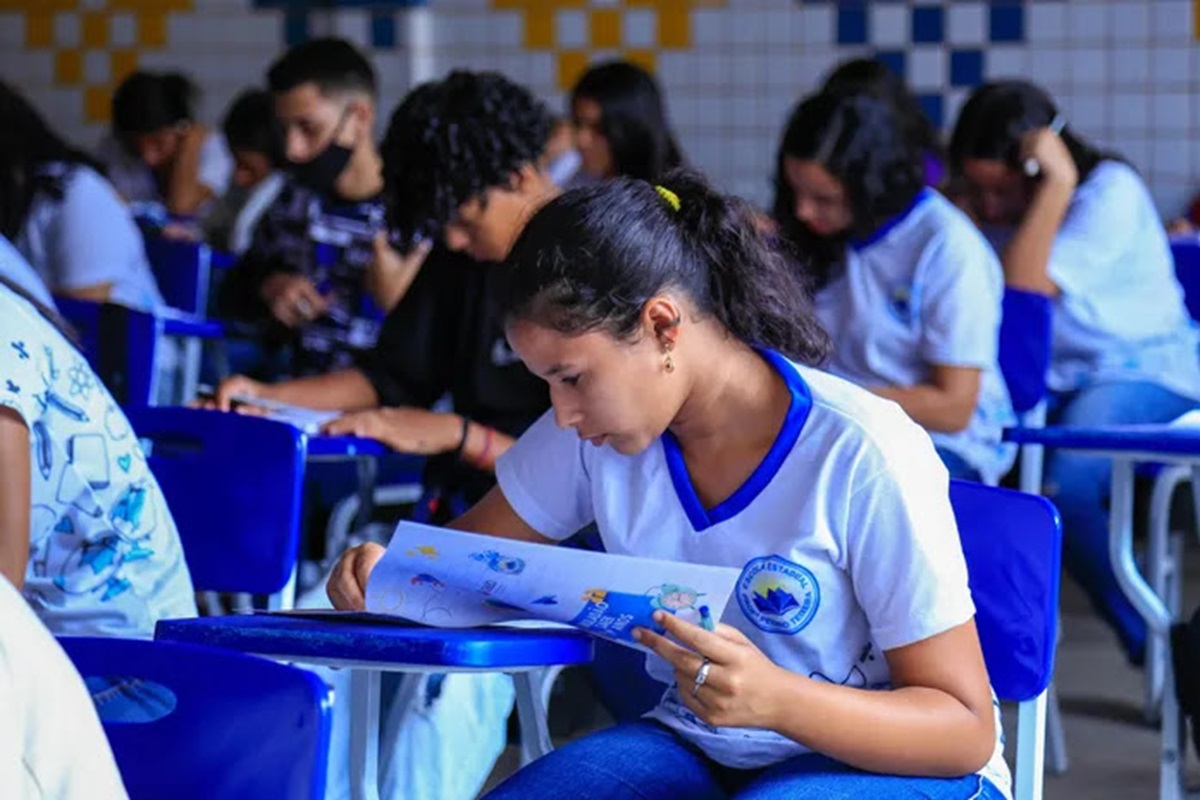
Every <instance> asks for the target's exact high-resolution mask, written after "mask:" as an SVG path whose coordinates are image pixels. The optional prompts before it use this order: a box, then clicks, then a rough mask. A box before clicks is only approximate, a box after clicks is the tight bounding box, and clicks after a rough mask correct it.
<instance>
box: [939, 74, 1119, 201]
mask: <svg viewBox="0 0 1200 800" xmlns="http://www.w3.org/2000/svg"><path fill="white" fill-rule="evenodd" d="M1058 114H1059V109H1058V106H1057V105H1055V103H1054V100H1053V99H1052V98H1051V97H1050V95H1049V93H1047V92H1046V90H1044V89H1042V88H1041V87H1039V86H1036V85H1034V84H1032V83H1029V82H1028V81H1020V80H1007V81H997V82H995V83H986V84H984V85H983V86H980V87H979V88H978V89H976V90H975V91H974V92H973V93H972V94H971V96H970V97H969V98H968V99H967V102H966V103H964V104H963V107H962V110H961V111H960V112H959V113H958V121H957V122H956V123H955V124H954V133H953V135H952V136H951V137H950V166H951V169H952V170H953V171H954V172H955V173H956V174H961V172H962V163H963V161H965V160H966V159H981V160H991V161H1003V162H1004V163H1006V164H1008V165H1009V166H1011V167H1012V168H1013V169H1019V168H1020V166H1021V159H1020V149H1021V137H1022V136H1024V135H1025V134H1026V133H1028V132H1029V131H1032V130H1036V129H1038V128H1045V127H1047V126H1049V125H1050V123H1051V122H1053V121H1054V118H1055V117H1056V116H1058ZM1059 135H1060V136H1061V137H1062V140H1063V144H1065V145H1066V146H1067V150H1068V151H1069V152H1070V153H1071V160H1072V161H1074V162H1075V169H1076V170H1077V171H1078V172H1079V182H1080V183H1083V182H1084V181H1085V180H1087V177H1088V175H1090V174H1091V172H1092V170H1094V169H1095V168H1096V167H1097V166H1098V165H1099V164H1100V162H1101V161H1123V160H1124V159H1122V158H1121V157H1120V156H1119V155H1117V154H1116V153H1113V152H1110V151H1105V150H1101V149H1100V148H1098V147H1096V146H1095V145H1093V144H1092V143H1090V142H1088V141H1087V140H1086V139H1084V138H1083V137H1082V136H1080V135H1079V134H1078V133H1076V132H1075V130H1074V129H1073V128H1072V127H1071V126H1070V124H1068V125H1066V127H1064V128H1063V129H1062V131H1061V132H1060V133H1059Z"/></svg>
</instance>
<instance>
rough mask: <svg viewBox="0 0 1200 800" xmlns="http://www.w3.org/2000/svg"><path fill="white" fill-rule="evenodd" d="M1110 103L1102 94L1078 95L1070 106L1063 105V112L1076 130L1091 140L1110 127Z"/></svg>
mask: <svg viewBox="0 0 1200 800" xmlns="http://www.w3.org/2000/svg"><path fill="white" fill-rule="evenodd" d="M1108 101H1109V98H1108V96H1107V95H1105V94H1103V93H1100V92H1091V93H1088V94H1076V95H1074V97H1073V98H1072V100H1071V102H1070V104H1069V105H1068V104H1066V103H1063V111H1064V112H1065V113H1066V115H1067V119H1069V120H1071V124H1072V125H1073V126H1074V127H1075V128H1076V129H1078V130H1080V131H1082V132H1084V134H1085V135H1086V136H1088V137H1089V138H1091V137H1095V136H1096V135H1097V133H1096V132H1097V131H1099V130H1100V129H1101V128H1107V127H1108V120H1109V113H1108V105H1109V102H1108Z"/></svg>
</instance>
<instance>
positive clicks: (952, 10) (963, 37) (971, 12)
mask: <svg viewBox="0 0 1200 800" xmlns="http://www.w3.org/2000/svg"><path fill="white" fill-rule="evenodd" d="M945 7H946V31H945V33H946V42H947V44H951V45H954V46H955V47H969V46H970V45H975V44H983V43H984V42H986V41H987V40H988V5H987V3H976V2H966V3H963V2H955V3H945Z"/></svg>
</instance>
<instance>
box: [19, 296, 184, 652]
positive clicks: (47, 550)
mask: <svg viewBox="0 0 1200 800" xmlns="http://www.w3.org/2000/svg"><path fill="white" fill-rule="evenodd" d="M0 348H3V349H2V350H0V463H2V464H3V465H4V468H3V470H0V573H3V575H4V576H5V577H6V578H8V580H9V581H10V582H11V583H12V584H13V585H14V586H16V587H17V588H18V589H21V590H22V592H23V593H24V595H25V599H26V600H27V601H28V602H29V605H30V606H32V608H33V610H34V612H35V613H36V614H37V615H38V616H39V617H40V618H41V620H42V622H44V623H45V625H46V627H48V628H49V629H50V630H51V631H52V632H53V633H55V634H58V635H83V636H131V637H145V638H150V637H151V636H153V635H154V624H155V622H157V621H158V620H160V619H167V618H175V617H189V616H195V615H196V604H195V599H194V596H193V593H192V582H191V579H190V578H189V576H188V572H187V566H186V565H185V564H184V560H183V551H182V549H181V546H180V543H179V534H178V532H177V531H176V529H175V521H174V520H173V519H172V518H171V512H170V510H169V509H168V508H167V504H166V501H165V500H164V499H163V495H162V491H161V490H160V489H159V487H158V483H157V482H156V481H155V480H154V476H153V475H152V474H151V473H150V470H149V468H148V467H147V466H146V456H145V454H144V453H143V452H142V449H141V446H140V445H139V444H138V440H137V437H136V435H135V434H134V432H133V430H132V429H131V428H130V426H129V421H128V420H127V419H126V418H125V415H124V414H122V413H121V409H120V408H118V407H117V404H116V402H115V401H114V400H113V399H112V396H111V395H110V394H109V393H108V390H107V389H105V388H104V385H103V384H102V383H101V382H100V379H99V378H97V377H96V375H95V373H94V372H92V370H91V367H89V366H88V364H87V361H85V360H84V357H83V356H82V355H81V354H80V352H79V351H78V350H76V349H75V347H74V346H73V345H72V344H71V342H70V341H69V340H68V339H67V338H66V336H64V335H63V333H62V330H61V328H60V327H59V322H58V321H57V319H56V316H55V315H54V313H53V312H51V311H49V310H48V309H45V308H42V307H39V306H38V305H37V304H35V303H34V302H33V301H31V300H30V299H29V298H28V297H26V296H25V295H24V293H22V292H21V291H20V290H18V289H15V288H14V287H13V286H12V285H11V284H9V283H8V282H7V281H4V280H3V279H0Z"/></svg>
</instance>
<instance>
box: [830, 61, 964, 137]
mask: <svg viewBox="0 0 1200 800" xmlns="http://www.w3.org/2000/svg"><path fill="white" fill-rule="evenodd" d="M821 91H822V92H827V93H829V94H836V95H851V94H866V95H870V96H871V97H875V98H878V99H880V100H884V101H886V102H888V103H891V105H892V108H893V109H894V110H895V112H896V116H897V118H898V119H899V121H900V127H901V129H902V130H903V131H904V135H905V136H907V137H909V139H910V140H911V141H912V142H913V143H914V144H916V145H917V146H918V147H919V148H921V149H922V150H924V151H925V152H926V153H927V154H929V155H932V156H935V157H936V158H938V159H939V160H945V158H946V148H945V147H944V146H943V145H942V139H941V136H939V135H938V132H937V128H935V127H934V126H933V123H932V122H931V121H930V120H929V117H928V116H926V115H925V112H924V111H923V110H922V109H921V104H920V103H918V102H917V98H916V97H915V96H914V95H913V93H912V91H911V90H909V88H908V84H906V83H905V82H904V79H903V78H901V77H900V76H899V75H897V74H896V73H894V72H892V70H891V68H890V67H889V66H888V65H887V64H885V63H883V62H882V61H879V60H878V59H874V58H852V59H850V60H848V61H843V62H842V63H841V64H839V65H838V66H837V67H835V68H834V70H833V72H831V73H829V76H828V77H826V78H825V83H824V84H823V85H822V87H821Z"/></svg>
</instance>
